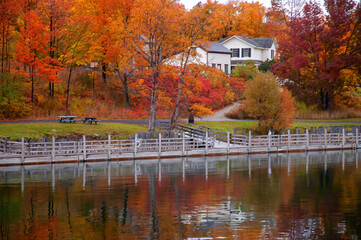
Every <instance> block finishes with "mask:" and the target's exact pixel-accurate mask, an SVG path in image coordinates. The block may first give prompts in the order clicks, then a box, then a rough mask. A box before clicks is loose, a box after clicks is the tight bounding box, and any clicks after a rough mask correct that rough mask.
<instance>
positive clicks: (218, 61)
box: [197, 42, 232, 75]
mask: <svg viewBox="0 0 361 240" xmlns="http://www.w3.org/2000/svg"><path fill="white" fill-rule="evenodd" d="M197 52H198V55H199V56H200V61H201V62H202V63H204V64H206V65H208V66H211V67H215V68H218V69H220V70H222V71H223V72H224V73H225V74H227V75H228V74H230V73H231V55H232V52H231V50H229V49H228V48H225V47H224V46H222V44H220V43H218V42H212V43H210V45H209V46H208V47H207V48H206V49H204V48H197Z"/></svg>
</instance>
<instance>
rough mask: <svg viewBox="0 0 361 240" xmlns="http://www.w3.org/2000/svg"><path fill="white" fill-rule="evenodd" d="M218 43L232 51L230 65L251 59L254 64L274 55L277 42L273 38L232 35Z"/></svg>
mask: <svg viewBox="0 0 361 240" xmlns="http://www.w3.org/2000/svg"><path fill="white" fill-rule="evenodd" d="M220 43H221V44H222V45H223V46H224V47H226V48H228V49H230V50H231V51H232V57H231V65H232V67H234V66H235V65H237V64H243V63H244V62H246V61H250V60H251V61H253V62H254V63H255V64H256V65H259V64H261V63H262V62H264V61H266V60H267V59H272V58H274V56H275V52H276V49H277V43H276V39H275V38H245V37H241V36H232V37H230V38H228V39H223V40H221V41H220Z"/></svg>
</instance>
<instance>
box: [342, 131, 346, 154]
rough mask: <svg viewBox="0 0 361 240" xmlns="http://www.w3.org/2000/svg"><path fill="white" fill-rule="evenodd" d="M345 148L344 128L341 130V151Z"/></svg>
mask: <svg viewBox="0 0 361 240" xmlns="http://www.w3.org/2000/svg"><path fill="white" fill-rule="evenodd" d="M344 147H345V128H342V149H343V148H344Z"/></svg>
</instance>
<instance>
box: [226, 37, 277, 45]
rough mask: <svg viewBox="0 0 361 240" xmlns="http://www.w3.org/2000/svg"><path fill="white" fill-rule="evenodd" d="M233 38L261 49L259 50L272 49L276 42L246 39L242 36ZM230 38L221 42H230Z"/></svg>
mask: <svg viewBox="0 0 361 240" xmlns="http://www.w3.org/2000/svg"><path fill="white" fill-rule="evenodd" d="M233 37H237V38H239V39H241V40H243V41H245V42H247V43H249V44H251V45H253V46H255V47H259V48H271V47H272V44H273V42H274V38H271V37H269V38H246V37H241V36H233ZM228 39H229V38H227V39H221V40H220V43H222V42H224V41H226V40H228Z"/></svg>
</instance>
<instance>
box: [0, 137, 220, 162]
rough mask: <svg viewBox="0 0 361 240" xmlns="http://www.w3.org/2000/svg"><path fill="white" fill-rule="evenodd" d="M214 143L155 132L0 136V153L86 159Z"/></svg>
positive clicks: (205, 145)
mask: <svg viewBox="0 0 361 240" xmlns="http://www.w3.org/2000/svg"><path fill="white" fill-rule="evenodd" d="M213 146H214V139H213V138H212V137H208V136H205V137H201V138H199V137H198V138H190V137H186V135H185V134H183V135H182V136H181V137H175V138H162V135H161V134H159V136H158V138H156V139H142V138H138V136H137V135H135V138H134V139H126V140H117V139H111V136H110V135H109V136H108V139H107V140H87V139H86V137H85V136H83V139H82V140H80V141H56V139H55V137H53V138H52V141H50V142H25V141H24V138H22V141H21V142H17V141H10V140H7V139H0V152H2V153H6V154H11V155H14V156H21V158H22V160H24V158H25V157H37V156H51V157H52V159H54V158H55V156H77V155H78V156H79V155H82V156H83V159H86V158H87V156H89V155H96V154H102V155H108V157H110V156H111V155H112V154H121V153H134V154H136V153H140V152H144V153H146V152H159V153H162V152H169V151H182V152H185V151H189V150H193V149H200V148H204V149H208V148H211V147H213Z"/></svg>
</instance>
